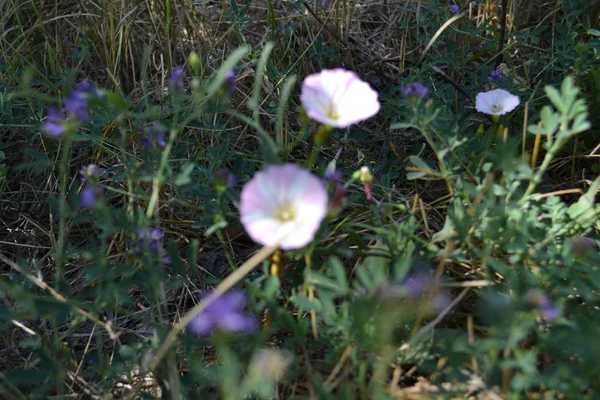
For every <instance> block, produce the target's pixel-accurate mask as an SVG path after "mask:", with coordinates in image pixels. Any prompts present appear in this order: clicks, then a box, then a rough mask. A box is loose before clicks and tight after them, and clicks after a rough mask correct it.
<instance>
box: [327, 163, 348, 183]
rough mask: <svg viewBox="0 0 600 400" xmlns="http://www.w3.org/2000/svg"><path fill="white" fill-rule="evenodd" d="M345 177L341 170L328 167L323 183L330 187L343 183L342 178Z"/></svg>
mask: <svg viewBox="0 0 600 400" xmlns="http://www.w3.org/2000/svg"><path fill="white" fill-rule="evenodd" d="M343 175H344V173H343V172H342V171H341V170H339V169H335V167H332V166H328V167H327V169H325V176H323V183H324V184H325V185H328V184H330V183H334V184H336V183H341V182H342V176H343Z"/></svg>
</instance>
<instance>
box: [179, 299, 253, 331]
mask: <svg viewBox="0 0 600 400" xmlns="http://www.w3.org/2000/svg"><path fill="white" fill-rule="evenodd" d="M247 301H248V299H247V297H246V295H245V294H244V293H243V292H242V291H240V290H232V291H230V292H228V293H225V294H223V295H221V296H219V297H217V298H216V299H215V300H214V301H213V302H212V303H210V304H209V305H208V307H206V309H205V310H204V311H203V312H202V313H200V314H199V315H198V316H197V317H196V318H194V319H193V320H192V321H191V322H190V323H189V324H188V326H187V329H188V330H189V331H190V332H193V333H195V334H197V335H200V336H207V335H210V334H211V333H212V332H214V331H216V330H219V331H224V332H232V333H235V332H246V333H250V332H253V331H254V330H256V327H257V323H256V320H255V319H254V318H253V317H250V316H248V315H245V314H244V312H243V309H244V307H245V306H246V303H247Z"/></svg>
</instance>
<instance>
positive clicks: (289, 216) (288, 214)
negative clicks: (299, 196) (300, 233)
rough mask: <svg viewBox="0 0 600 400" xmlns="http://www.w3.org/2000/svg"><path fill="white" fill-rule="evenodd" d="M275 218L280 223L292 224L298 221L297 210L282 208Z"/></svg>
mask: <svg viewBox="0 0 600 400" xmlns="http://www.w3.org/2000/svg"><path fill="white" fill-rule="evenodd" d="M275 218H277V220H279V222H290V221H293V220H294V219H296V210H294V208H293V207H290V206H284V207H280V208H279V209H278V210H277V212H276V213H275Z"/></svg>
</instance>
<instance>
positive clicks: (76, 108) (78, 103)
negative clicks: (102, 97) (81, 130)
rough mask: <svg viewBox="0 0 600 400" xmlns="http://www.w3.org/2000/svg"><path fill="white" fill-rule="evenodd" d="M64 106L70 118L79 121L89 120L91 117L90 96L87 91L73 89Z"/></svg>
mask: <svg viewBox="0 0 600 400" xmlns="http://www.w3.org/2000/svg"><path fill="white" fill-rule="evenodd" d="M64 106H65V111H66V113H67V115H68V116H69V118H74V119H76V120H77V121H79V122H87V120H89V119H90V111H89V109H88V107H89V98H88V95H87V94H86V93H85V92H82V91H79V90H75V89H73V90H72V91H71V93H70V94H69V97H67V98H66V99H65V101H64Z"/></svg>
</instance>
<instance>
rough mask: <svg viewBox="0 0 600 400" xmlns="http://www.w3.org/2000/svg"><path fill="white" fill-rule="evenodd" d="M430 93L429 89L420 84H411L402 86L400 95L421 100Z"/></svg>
mask: <svg viewBox="0 0 600 400" xmlns="http://www.w3.org/2000/svg"><path fill="white" fill-rule="evenodd" d="M428 92H429V89H427V88H426V87H425V86H423V85H422V84H421V83H419V82H414V83H409V84H408V85H405V86H402V87H401V88H400V93H401V94H402V96H403V97H406V98H408V99H419V100H421V99H422V98H423V97H425V96H426V95H427V93H428Z"/></svg>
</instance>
